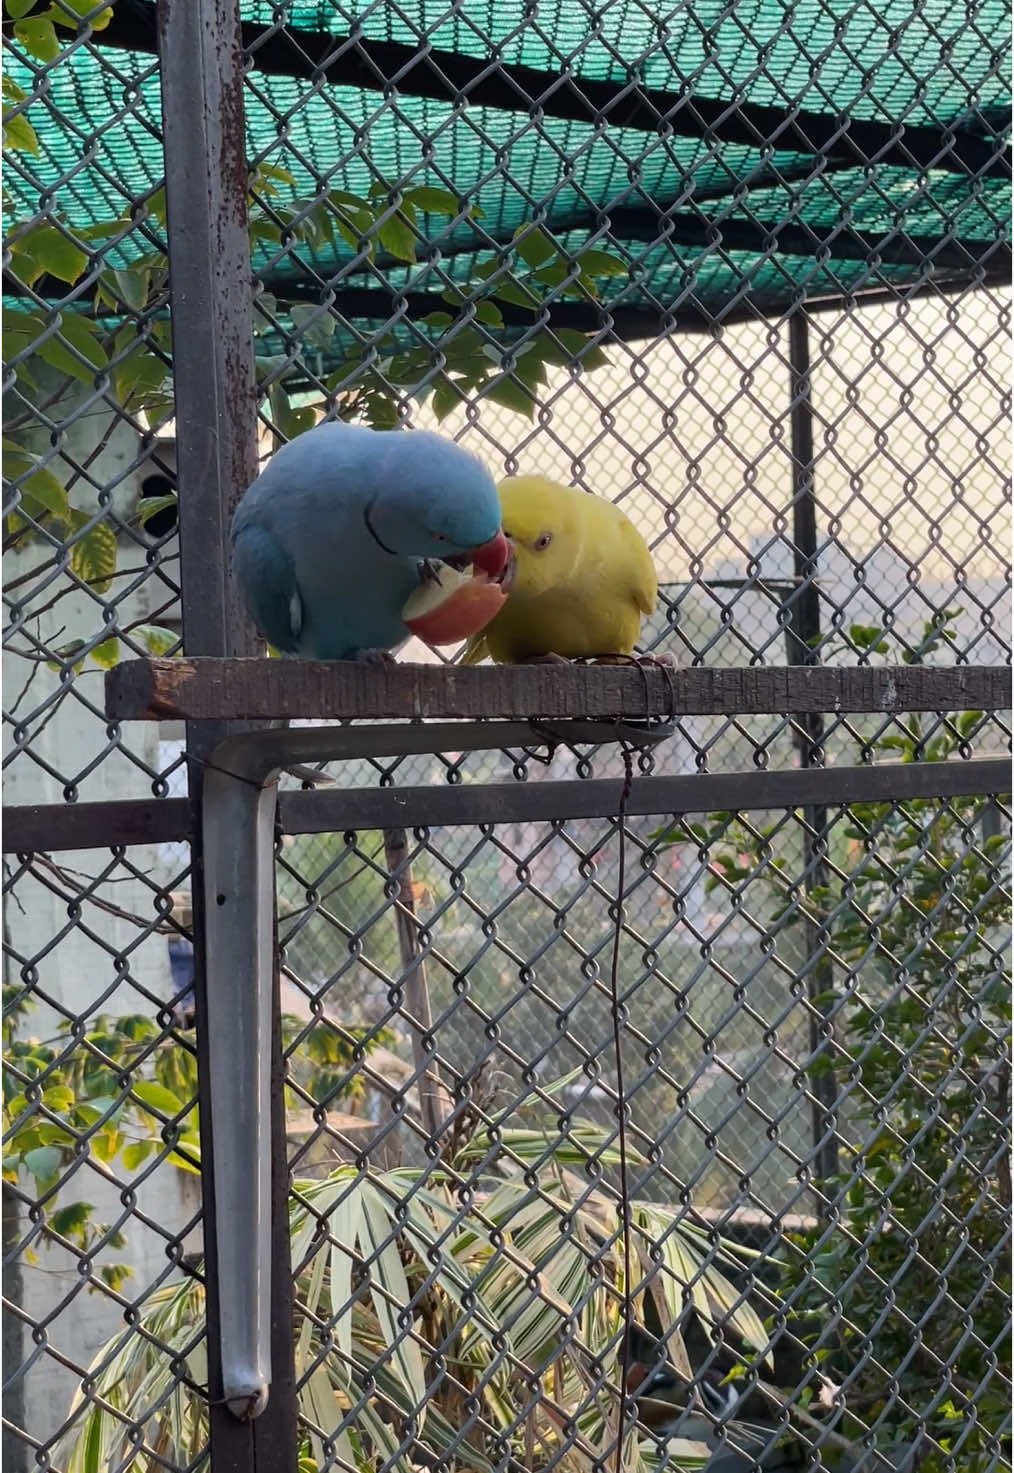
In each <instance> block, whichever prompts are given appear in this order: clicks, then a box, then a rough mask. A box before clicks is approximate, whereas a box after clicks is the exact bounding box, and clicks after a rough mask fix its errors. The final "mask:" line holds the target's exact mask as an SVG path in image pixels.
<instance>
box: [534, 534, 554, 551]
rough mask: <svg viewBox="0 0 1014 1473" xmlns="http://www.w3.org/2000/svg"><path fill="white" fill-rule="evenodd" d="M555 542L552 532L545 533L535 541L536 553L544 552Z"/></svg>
mask: <svg viewBox="0 0 1014 1473" xmlns="http://www.w3.org/2000/svg"><path fill="white" fill-rule="evenodd" d="M552 540H553V534H552V532H543V534H542V536H541V537H536V539H535V551H536V552H543V551H544V550H545V549H546V548H547V547H548V546H549V544H550V543H551V542H552Z"/></svg>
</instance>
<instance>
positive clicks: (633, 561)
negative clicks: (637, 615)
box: [619, 516, 658, 614]
mask: <svg viewBox="0 0 1014 1473" xmlns="http://www.w3.org/2000/svg"><path fill="white" fill-rule="evenodd" d="M619 539H620V546H621V548H622V550H623V556H624V561H625V563H626V564H627V566H628V572H627V573H626V578H628V579H629V586H630V592H631V594H632V595H633V599H634V602H635V603H636V604H637V607H638V608H639V609H640V610H641V613H642V614H651V613H653V612H654V610H655V604H656V602H657V600H658V575H657V573H656V572H655V564H654V562H653V561H652V556H651V553H650V552H649V551H648V544H647V543H646V542H645V540H644V538H643V537H642V536H641V534H640V532H639V531H638V530H637V528H636V527H635V526H634V524H633V522H631V521H630V520H629V519H628V518H627V517H626V516H624V517H621V518H620V519H619Z"/></svg>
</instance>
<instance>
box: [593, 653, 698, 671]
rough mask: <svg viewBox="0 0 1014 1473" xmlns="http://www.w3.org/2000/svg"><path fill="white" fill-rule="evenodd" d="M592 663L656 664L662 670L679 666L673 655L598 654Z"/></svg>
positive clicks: (649, 665)
mask: <svg viewBox="0 0 1014 1473" xmlns="http://www.w3.org/2000/svg"><path fill="white" fill-rule="evenodd" d="M591 663H592V664H593V665H642V666H647V667H648V668H649V669H650V668H651V667H652V666H655V667H657V668H659V669H661V670H675V669H676V668H677V665H676V661H675V660H674V659H673V657H672V655H596V656H595V658H594V659H593V660H592V662H591Z"/></svg>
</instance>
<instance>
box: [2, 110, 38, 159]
mask: <svg viewBox="0 0 1014 1473" xmlns="http://www.w3.org/2000/svg"><path fill="white" fill-rule="evenodd" d="M3 138H4V148H6V149H8V150H10V151H11V152H12V153H38V151H39V138H38V134H37V133H36V131H35V129H34V128H33V127H32V125H31V123H30V122H29V121H28V119H27V118H26V117H25V115H24V113H12V114H10V115H9V116H5V117H4V122H3Z"/></svg>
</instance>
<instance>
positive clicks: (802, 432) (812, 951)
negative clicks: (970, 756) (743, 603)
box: [786, 310, 839, 1206]
mask: <svg viewBox="0 0 1014 1473" xmlns="http://www.w3.org/2000/svg"><path fill="white" fill-rule="evenodd" d="M789 423H790V432H791V448H792V558H793V572H794V573H795V577H796V582H797V589H798V591H797V592H796V594H795V596H794V598H793V601H792V605H791V612H792V622H791V624H790V626H789V629H788V630H787V631H786V634H787V642H788V645H789V649H788V658H789V659H790V660H792V661H797V660H798V661H799V663H800V664H802V665H816V664H818V663H819V661H820V652H819V648H818V646H819V644H820V590H819V588H818V586H817V573H818V561H817V495H816V464H815V460H814V453H813V377H812V374H811V370H810V325H809V321H808V319H807V316H806V313H805V312H803V311H801V310H800V311H797V312H795V313H793V315H792V316H791V317H790V318H789ZM795 737H796V746H797V749H798V751H799V761H800V765H801V766H802V767H803V768H810V767H813V765H814V764H815V763H819V762H822V761H823V752H824V718H823V715H822V714H821V713H820V712H819V711H808V712H806V713H805V714H804V715H802V716H801V717H800V718H799V719H798V721H797V723H796V727H795ZM803 821H804V827H803V856H802V858H803V871H802V872H803V877H804V885H805V887H806V889H807V890H819V889H821V888H822V887H823V886H824V885H826V884H827V881H828V878H829V875H828V868H827V808H826V807H825V806H824V805H823V803H813V804H808V805H807V807H806V808H805V809H804V812H803ZM803 935H804V937H805V943H806V954H807V958H808V959H809V958H814V961H813V965H812V966H811V967H809V968H808V970H807V977H806V991H807V996H808V998H809V1000H810V1013H809V1019H810V1023H809V1029H810V1052H811V1054H812V1056H813V1057H815V1058H816V1057H817V1055H818V1054H822V1055H823V1057H824V1062H825V1063H827V1062H828V1053H827V1044H828V1041H829V1039H833V1036H834V1025H833V1023H832V1022H831V1021H830V1020H829V1018H828V1016H827V1014H828V1012H829V1009H830V1006H831V1005H830V1003H829V1002H827V1001H825V1002H823V1003H822V1002H821V1000H820V999H821V998H825V999H827V998H828V997H829V996H830V995H831V992H832V989H833V982H834V976H833V972H832V969H831V961H830V958H829V957H828V954H827V947H826V946H824V945H822V943H821V939H820V934H819V928H818V926H817V924H816V922H815V921H814V920H813V907H812V906H807V907H806V920H805V922H804V926H803ZM838 1097H839V1094H838V1080H837V1078H836V1077H835V1075H834V1072H833V1070H832V1069H831V1068H826V1069H823V1070H822V1071H821V1072H820V1074H819V1075H818V1076H817V1078H816V1079H815V1080H814V1081H813V1084H812V1093H811V1096H810V1112H811V1126H812V1131H813V1158H812V1159H813V1162H814V1165H815V1168H816V1176H817V1180H818V1182H828V1181H831V1180H832V1179H833V1178H834V1177H835V1176H837V1174H838V1137H837V1134H836V1121H837V1102H838ZM816 1195H817V1201H818V1205H819V1206H824V1205H829V1204H826V1201H825V1198H824V1197H823V1195H822V1193H821V1191H820V1190H818V1192H817V1194H816Z"/></svg>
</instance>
